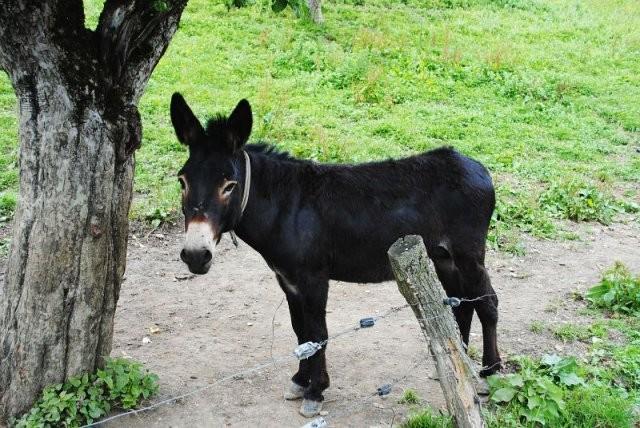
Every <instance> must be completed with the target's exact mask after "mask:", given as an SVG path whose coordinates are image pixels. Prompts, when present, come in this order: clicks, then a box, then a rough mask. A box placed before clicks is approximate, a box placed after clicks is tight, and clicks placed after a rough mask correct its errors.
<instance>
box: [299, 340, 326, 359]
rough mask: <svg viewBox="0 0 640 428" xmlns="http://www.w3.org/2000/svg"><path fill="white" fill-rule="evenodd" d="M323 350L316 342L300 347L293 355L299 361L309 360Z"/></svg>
mask: <svg viewBox="0 0 640 428" xmlns="http://www.w3.org/2000/svg"><path fill="white" fill-rule="evenodd" d="M320 349H322V345H320V344H319V343H316V342H306V343H303V344H302V345H298V347H297V348H296V349H294V350H293V355H295V356H296V358H298V359H299V360H306V359H307V358H309V357H311V356H312V355H314V354H315V353H316V352H318V351H319V350H320Z"/></svg>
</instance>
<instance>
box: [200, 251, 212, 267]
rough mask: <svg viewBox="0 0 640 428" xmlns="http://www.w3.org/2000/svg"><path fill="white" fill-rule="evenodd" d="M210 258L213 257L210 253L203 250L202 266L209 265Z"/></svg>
mask: <svg viewBox="0 0 640 428" xmlns="http://www.w3.org/2000/svg"><path fill="white" fill-rule="evenodd" d="M212 257H213V255H212V254H211V251H209V250H204V253H203V254H202V264H207V263H209V262H210V261H211V258H212Z"/></svg>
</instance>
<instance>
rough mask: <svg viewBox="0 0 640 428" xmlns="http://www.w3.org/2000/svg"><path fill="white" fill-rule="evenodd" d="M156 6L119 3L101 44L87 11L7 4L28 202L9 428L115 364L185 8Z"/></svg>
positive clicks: (8, 331)
mask: <svg viewBox="0 0 640 428" xmlns="http://www.w3.org/2000/svg"><path fill="white" fill-rule="evenodd" d="M138 3H140V4H138ZM144 3H146V5H145V6H143V4H144ZM149 3H151V2H150V1H148V0H141V1H139V2H121V1H119V0H108V1H107V2H106V4H105V10H104V11H103V14H102V15H101V17H100V23H99V25H98V29H97V30H96V32H95V33H94V32H90V31H88V30H86V29H84V24H83V21H84V17H83V15H82V14H83V12H82V2H81V1H79V0H78V1H74V0H51V1H31V0H30V1H26V0H25V1H16V2H15V3H12V4H5V5H3V6H0V67H1V68H3V69H5V70H6V71H7V72H8V74H9V76H10V78H11V81H12V84H13V87H14V89H15V91H16V95H17V98H18V105H19V118H20V121H19V123H20V133H19V134H20V161H19V167H20V197H19V200H18V207H17V210H16V213H15V217H14V223H13V224H14V225H13V239H12V244H11V250H10V254H9V260H8V266H7V274H6V277H5V283H4V284H0V425H1V424H2V420H3V419H4V420H6V419H8V418H10V417H13V416H17V415H19V414H20V413H22V412H24V411H25V410H27V409H28V408H29V407H30V406H31V404H32V403H33V401H34V400H35V399H36V398H37V396H38V394H39V393H40V391H41V390H42V389H43V388H44V387H45V386H47V385H50V384H53V383H59V382H62V381H64V380H65V379H66V378H68V377H69V376H72V375H75V374H78V373H81V372H86V371H93V370H95V369H96V367H98V366H100V365H101V364H102V362H103V361H102V357H105V356H108V355H109V353H110V352H111V343H112V335H113V317H114V313H115V308H116V303H117V301H118V296H119V292H120V284H121V282H122V277H123V274H124V270H125V262H126V246H127V232H128V219H127V216H128V212H129V206H130V202H131V195H132V183H133V169H134V158H133V156H132V153H133V151H134V150H135V149H136V148H137V147H138V146H139V144H140V139H141V131H142V126H141V123H140V116H139V114H138V110H137V107H136V106H137V103H138V100H139V98H140V96H141V94H142V90H143V88H144V87H145V85H146V82H147V80H148V78H149V76H150V74H151V71H152V70H153V68H154V67H155V65H156V64H157V62H158V60H159V59H160V57H161V56H162V54H163V53H164V51H165V49H166V47H167V44H168V42H169V40H170V39H171V36H172V35H173V33H174V32H175V30H176V28H177V23H178V20H179V17H180V14H181V12H182V9H183V8H184V5H185V4H186V1H180V2H176V4H175V5H174V7H172V8H171V9H169V10H167V11H164V12H161V11H155V10H150V9H149V6H148V4H149ZM78 8H79V9H78ZM154 20H155V21H154ZM34 23H37V24H34ZM34 26H35V27H36V28H34ZM34 34H36V35H37V36H35V37H34V36H33V35H34Z"/></svg>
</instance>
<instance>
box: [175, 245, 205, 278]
mask: <svg viewBox="0 0 640 428" xmlns="http://www.w3.org/2000/svg"><path fill="white" fill-rule="evenodd" d="M212 258H213V254H211V251H209V250H207V249H206V248H202V249H198V250H192V249H189V250H187V249H183V250H182V251H180V259H182V261H183V262H185V263H186V264H187V266H188V267H189V271H190V272H191V273H195V274H198V275H202V274H205V273H207V272H209V268H210V267H211V259H212Z"/></svg>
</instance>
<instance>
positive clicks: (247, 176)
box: [229, 151, 251, 247]
mask: <svg viewBox="0 0 640 428" xmlns="http://www.w3.org/2000/svg"><path fill="white" fill-rule="evenodd" d="M242 153H243V154H244V166H245V171H244V186H243V187H242V202H241V203H240V218H242V214H244V209H245V208H247V203H248V202H249V191H250V190H251V159H250V158H249V155H248V154H247V152H246V151H243V152H242ZM229 235H231V240H232V241H233V245H235V246H236V247H237V246H238V240H237V239H236V233H235V232H234V231H233V230H230V231H229Z"/></svg>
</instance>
